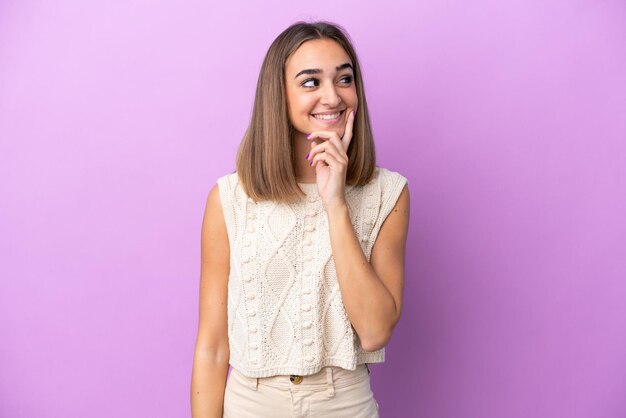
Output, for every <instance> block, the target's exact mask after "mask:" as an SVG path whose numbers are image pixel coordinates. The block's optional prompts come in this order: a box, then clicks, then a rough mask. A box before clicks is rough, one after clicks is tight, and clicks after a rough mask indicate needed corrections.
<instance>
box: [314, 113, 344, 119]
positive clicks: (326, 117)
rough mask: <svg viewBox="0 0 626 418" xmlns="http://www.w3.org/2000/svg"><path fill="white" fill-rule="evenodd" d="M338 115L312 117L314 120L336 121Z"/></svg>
mask: <svg viewBox="0 0 626 418" xmlns="http://www.w3.org/2000/svg"><path fill="white" fill-rule="evenodd" d="M339 113H341V112H339ZM339 113H333V114H332V115H313V117H315V118H316V119H322V120H331V119H337V118H338V117H339Z"/></svg>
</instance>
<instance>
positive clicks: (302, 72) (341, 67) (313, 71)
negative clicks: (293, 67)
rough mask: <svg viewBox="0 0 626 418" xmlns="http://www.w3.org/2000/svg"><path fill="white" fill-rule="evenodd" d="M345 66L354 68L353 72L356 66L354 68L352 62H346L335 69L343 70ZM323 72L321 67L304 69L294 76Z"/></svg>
mask: <svg viewBox="0 0 626 418" xmlns="http://www.w3.org/2000/svg"><path fill="white" fill-rule="evenodd" d="M344 68H350V69H351V70H352V72H354V68H352V64H350V63H349V62H346V63H345V64H341V65H339V66H337V67H336V68H335V69H336V70H337V71H340V70H343V69H344ZM321 72H322V70H320V69H319V68H313V69H308V70H302V71H300V72H299V73H298V74H296V76H295V77H294V78H298V77H300V76H301V75H302V74H319V73H321Z"/></svg>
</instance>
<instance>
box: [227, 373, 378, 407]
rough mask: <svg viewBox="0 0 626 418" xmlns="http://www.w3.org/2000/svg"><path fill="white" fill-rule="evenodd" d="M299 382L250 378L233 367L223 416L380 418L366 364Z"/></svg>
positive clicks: (316, 375) (286, 378)
mask: <svg viewBox="0 0 626 418" xmlns="http://www.w3.org/2000/svg"><path fill="white" fill-rule="evenodd" d="M291 380H294V381H293V382H292V381H291ZM299 381H300V379H299V378H295V379H290V376H289V375H281V376H272V377H261V378H251V377H246V376H244V375H243V374H241V373H240V372H238V371H237V370H235V369H234V368H233V369H231V373H230V375H229V376H228V380H227V381H226V391H225V393H224V415H223V417H224V418H248V417H250V418H252V417H254V418H287V417H289V418H300V417H313V418H323V417H332V418H344V417H345V418H378V403H377V402H376V400H375V399H374V394H373V393H372V389H371V387H370V378H369V370H368V369H367V367H366V366H365V365H364V364H360V365H358V366H357V369H356V370H354V371H351V370H346V369H342V368H340V367H325V368H323V369H322V370H321V371H320V372H319V373H316V374H314V375H309V376H303V377H302V379H301V382H300V383H297V382H299Z"/></svg>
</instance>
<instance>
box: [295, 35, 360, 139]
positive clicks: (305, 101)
mask: <svg viewBox="0 0 626 418" xmlns="http://www.w3.org/2000/svg"><path fill="white" fill-rule="evenodd" d="M285 64H286V65H285V84H286V86H285V87H286V93H287V107H288V113H289V120H290V121H291V124H292V125H293V127H294V128H295V130H296V131H297V132H300V133H302V134H309V133H311V132H313V131H335V132H337V133H338V134H339V136H340V137H342V136H343V134H344V129H345V126H346V121H347V120H348V115H349V114H350V112H351V111H352V110H356V108H357V103H358V99H357V94H356V87H355V85H354V72H353V69H352V61H351V60H350V58H349V57H348V54H347V53H346V51H344V49H343V48H342V47H341V46H340V45H339V44H338V43H337V42H335V41H334V40H331V39H313V40H310V41H306V42H304V43H303V44H302V45H300V47H299V48H298V49H297V50H296V51H295V52H294V53H293V54H292V55H291V56H290V57H289V58H288V59H287V62H286V63H285ZM337 114H338V115H337ZM321 115H327V116H324V117H323V118H322V116H321Z"/></svg>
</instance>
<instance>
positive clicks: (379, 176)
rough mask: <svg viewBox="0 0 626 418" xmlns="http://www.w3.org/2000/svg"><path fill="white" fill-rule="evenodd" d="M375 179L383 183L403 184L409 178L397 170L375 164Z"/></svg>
mask: <svg viewBox="0 0 626 418" xmlns="http://www.w3.org/2000/svg"><path fill="white" fill-rule="evenodd" d="M376 180H377V181H378V182H380V183H381V184H383V185H385V184H390V183H391V184H395V183H401V184H402V185H403V186H404V185H405V184H407V183H408V182H409V180H408V179H407V178H406V177H405V176H403V175H402V174H400V173H399V172H397V171H393V170H390V169H388V168H385V167H381V166H376Z"/></svg>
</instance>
